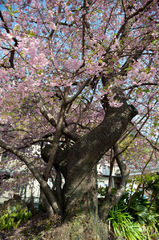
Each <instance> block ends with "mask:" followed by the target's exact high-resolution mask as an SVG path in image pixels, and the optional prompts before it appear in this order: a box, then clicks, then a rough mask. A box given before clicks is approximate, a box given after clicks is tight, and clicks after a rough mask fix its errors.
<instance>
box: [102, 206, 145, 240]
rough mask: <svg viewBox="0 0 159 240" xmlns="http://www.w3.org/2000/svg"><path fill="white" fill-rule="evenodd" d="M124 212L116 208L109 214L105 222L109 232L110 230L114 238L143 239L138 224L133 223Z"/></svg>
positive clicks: (129, 216) (131, 218)
mask: <svg viewBox="0 0 159 240" xmlns="http://www.w3.org/2000/svg"><path fill="white" fill-rule="evenodd" d="M124 210H125V209H119V208H118V206H116V207H114V208H113V209H112V210H111V211H110V212H109V217H108V219H107V221H106V222H107V223H108V225H109V230H112V231H113V232H114V233H115V235H116V236H121V237H124V238H126V239H129V240H142V239H144V237H143V231H142V229H141V227H140V225H139V223H137V222H134V221H133V217H132V216H131V215H130V214H129V213H127V212H126V211H124Z"/></svg>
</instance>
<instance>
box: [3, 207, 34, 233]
mask: <svg viewBox="0 0 159 240" xmlns="http://www.w3.org/2000/svg"><path fill="white" fill-rule="evenodd" d="M31 216H32V213H31V211H28V210H26V209H22V210H21V211H20V212H11V213H10V212H9V213H6V214H4V215H3V216H1V217H0V230H4V229H7V230H10V228H17V227H18V226H19V224H20V222H21V221H22V220H23V221H24V222H27V221H28V219H30V218H31Z"/></svg>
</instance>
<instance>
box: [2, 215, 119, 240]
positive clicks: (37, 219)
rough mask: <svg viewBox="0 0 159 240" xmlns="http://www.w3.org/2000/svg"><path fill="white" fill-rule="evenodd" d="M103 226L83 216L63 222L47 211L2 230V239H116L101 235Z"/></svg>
mask: <svg viewBox="0 0 159 240" xmlns="http://www.w3.org/2000/svg"><path fill="white" fill-rule="evenodd" d="M100 226H101V224H100ZM103 226H104V227H105V225H103ZM103 226H101V227H99V226H96V225H94V223H93V224H92V223H90V222H87V220H86V219H83V218H78V219H76V218H75V219H73V221H71V222H66V223H63V224H61V221H60V220H59V219H58V218H56V216H54V217H52V218H47V216H46V214H45V213H36V214H34V215H33V216H32V219H31V220H29V221H28V222H27V223H24V222H21V223H20V225H19V226H18V228H17V229H10V230H9V231H7V230H5V231H4V230H3V231H1V232H0V240H52V239H55V240H75V239H79V240H108V239H109V240H115V239H116V238H115V237H113V236H110V235H109V236H108V235H107V232H106V235H107V236H106V235H105V233H104V234H103V233H102V236H103V237H102V238H101V237H99V235H101V234H100V233H101V230H102V229H103ZM99 232H100V233H99Z"/></svg>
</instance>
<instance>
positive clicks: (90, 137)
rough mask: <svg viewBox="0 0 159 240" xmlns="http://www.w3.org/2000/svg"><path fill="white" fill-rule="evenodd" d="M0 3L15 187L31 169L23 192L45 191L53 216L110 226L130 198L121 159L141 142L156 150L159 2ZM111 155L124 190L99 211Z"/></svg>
mask: <svg viewBox="0 0 159 240" xmlns="http://www.w3.org/2000/svg"><path fill="white" fill-rule="evenodd" d="M0 2H1V6H3V9H4V10H1V11H0V20H1V28H0V57H1V59H0V94H1V97H0V106H1V108H0V147H1V152H3V153H6V154H10V157H9V160H8V161H9V163H10V162H13V163H14V162H15V159H18V160H16V164H15V165H14V164H13V165H12V168H14V172H15V176H14V177H15V184H17V182H16V179H19V172H18V171H17V170H18V169H20V168H21V167H23V166H25V167H27V171H26V174H25V175H24V174H23V176H21V179H23V180H21V184H24V183H26V181H27V180H28V181H29V180H30V179H31V178H34V179H36V180H37V181H38V182H39V184H40V188H41V196H42V198H43V201H44V203H45V207H46V208H47V210H48V212H49V214H50V215H51V214H58V215H60V216H62V217H64V218H66V217H68V216H71V215H74V214H77V213H78V212H79V211H83V212H85V213H86V214H87V213H88V212H91V213H92V214H93V215H94V216H97V215H98V213H99V215H100V216H101V217H102V218H105V217H106V216H107V214H108V212H109V210H110V208H111V207H112V206H114V205H115V204H116V203H117V202H118V201H119V199H120V197H121V196H122V194H123V193H124V190H125V181H126V179H127V177H128V174H129V169H128V167H127V166H126V163H125V162H123V159H122V153H123V152H124V151H125V150H128V149H132V148H133V149H135V150H136V149H138V148H139V146H140V144H141V142H140V141H138V140H137V137H138V136H140V138H139V139H144V141H146V143H148V144H150V146H151V147H152V149H153V151H154V153H155V152H156V151H158V147H157V137H156V136H157V127H158V112H157V104H158V96H157V94H158V66H159V58H158V46H159V45H158V44H159V42H158V37H159V36H158V32H159V19H158V16H159V6H158V1H156V0H138V1H135V0H131V1H128V0H116V1H114V0H113V1H105V0H83V1H79V0H45V1H40V0H39V1H20V0H12V1H11V0H7V1H3V0H1V1H0ZM132 133H133V136H132V135H131V134H132ZM130 135H131V138H130V137H129V136H130ZM128 138H129V140H130V141H126V140H125V139H128ZM123 141H124V144H125V142H127V143H128V144H127V145H124V144H122V142H123ZM134 143H136V144H138V148H136V145H134ZM35 146H41V147H40V151H39V149H38V148H37V149H38V150H37V151H35V149H36V147H35ZM109 149H112V152H113V158H112V161H111V166H112V165H113V164H112V162H114V161H116V163H117V164H118V166H119V168H120V171H121V183H120V186H119V189H118V190H117V192H116V193H115V194H114V195H111V194H108V196H107V197H106V198H105V199H103V201H102V202H101V204H100V208H99V211H98V206H97V189H96V179H97V174H96V166H97V164H98V163H99V161H100V160H101V158H102V157H103V156H104V155H105V154H106V152H107V151H108V150H109ZM133 160H134V159H133ZM1 167H2V168H5V167H6V163H5V165H4V166H3V164H2V165H1ZM52 174H54V175H55V180H54V186H53V188H51V187H50V186H49V185H48V183H47V181H48V179H49V178H51V176H52ZM62 179H64V182H65V183H64V186H63V185H62ZM18 181H19V180H18ZM5 183H6V182H4V183H2V186H6V185H5ZM18 183H19V182H18ZM8 186H9V185H8ZM12 188H13V185H12ZM5 190H6V188H5ZM81 209H82V210H81ZM88 210H89V211H88Z"/></svg>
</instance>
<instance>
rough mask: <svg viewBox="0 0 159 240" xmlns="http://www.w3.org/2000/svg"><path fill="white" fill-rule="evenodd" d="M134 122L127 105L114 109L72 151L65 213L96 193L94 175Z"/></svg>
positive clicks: (66, 185) (66, 189) (67, 159)
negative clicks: (93, 190)
mask: <svg viewBox="0 0 159 240" xmlns="http://www.w3.org/2000/svg"><path fill="white" fill-rule="evenodd" d="M131 118H132V109H131V107H130V106H128V105H127V104H123V106H122V107H120V108H118V109H112V108H111V109H110V110H109V111H108V112H107V114H106V116H105V118H104V120H103V121H102V123H101V124H99V125H98V126H97V127H96V128H95V129H93V130H92V131H91V132H89V133H88V134H86V135H84V136H83V137H81V138H80V139H79V140H78V141H77V142H76V143H75V144H74V145H73V146H72V147H71V148H70V149H69V151H68V154H67V157H66V162H67V164H66V167H67V171H66V172H65V187H64V196H65V210H66V212H67V213H68V212H70V211H71V209H72V208H74V205H75V203H76V202H77V200H78V202H79V201H81V200H82V199H84V196H85V194H86V193H89V192H90V191H91V189H92V180H91V176H92V171H93V169H94V167H95V166H96V165H97V163H98V161H99V160H100V159H101V157H102V156H103V155H104V153H105V152H107V151H108V150H109V149H110V148H111V147H112V146H113V145H114V144H115V143H116V142H117V140H118V139H119V138H120V136H121V134H122V133H123V132H124V130H125V129H126V127H127V125H128V123H129V122H130V120H131Z"/></svg>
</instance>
